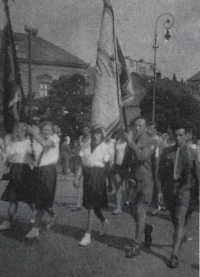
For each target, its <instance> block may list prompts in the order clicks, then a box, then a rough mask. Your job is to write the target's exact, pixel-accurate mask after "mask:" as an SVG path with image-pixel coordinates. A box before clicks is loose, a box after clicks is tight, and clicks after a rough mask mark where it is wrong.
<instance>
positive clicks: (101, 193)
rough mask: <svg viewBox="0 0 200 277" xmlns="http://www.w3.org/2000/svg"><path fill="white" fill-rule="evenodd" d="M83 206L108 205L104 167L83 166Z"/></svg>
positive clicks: (97, 206) (101, 206)
mask: <svg viewBox="0 0 200 277" xmlns="http://www.w3.org/2000/svg"><path fill="white" fill-rule="evenodd" d="M83 206H84V207H85V208H86V209H91V208H107V207H108V197H107V188H106V173H105V169H104V168H100V167H84V168H83Z"/></svg>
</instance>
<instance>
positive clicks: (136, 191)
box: [129, 177, 154, 205]
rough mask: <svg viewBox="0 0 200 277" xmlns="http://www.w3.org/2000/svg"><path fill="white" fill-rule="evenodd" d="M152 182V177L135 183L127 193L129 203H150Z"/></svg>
mask: <svg viewBox="0 0 200 277" xmlns="http://www.w3.org/2000/svg"><path fill="white" fill-rule="evenodd" d="M153 187H154V181H153V178H152V177H149V178H146V179H143V180H140V181H137V183H136V187H134V188H132V189H131V190H130V192H129V195H130V196H129V197H130V202H133V203H141V202H143V203H147V204H148V205H149V204H150V203H151V201H152V196H153Z"/></svg>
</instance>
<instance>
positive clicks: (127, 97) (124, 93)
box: [117, 39, 134, 105]
mask: <svg viewBox="0 0 200 277" xmlns="http://www.w3.org/2000/svg"><path fill="white" fill-rule="evenodd" d="M117 58H118V71H119V83H120V90H121V101H122V103H121V104H122V105H125V104H127V103H129V102H130V101H132V100H133V99H134V91H133V85H132V80H131V75H130V73H129V71H128V68H127V65H126V60H125V58H124V55H123V53H122V50H121V47H120V45H119V42H118V39H117Z"/></svg>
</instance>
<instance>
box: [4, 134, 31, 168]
mask: <svg viewBox="0 0 200 277" xmlns="http://www.w3.org/2000/svg"><path fill="white" fill-rule="evenodd" d="M31 151H32V150H31V141H30V139H25V140H23V141H13V142H11V141H10V143H9V144H8V145H7V146H6V153H7V158H8V161H9V162H10V163H21V164H22V163H24V164H28V163H29V161H30V155H31Z"/></svg>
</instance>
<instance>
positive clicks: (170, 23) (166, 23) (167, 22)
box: [152, 13, 174, 122]
mask: <svg viewBox="0 0 200 277" xmlns="http://www.w3.org/2000/svg"><path fill="white" fill-rule="evenodd" d="M163 16H165V17H166V18H167V19H166V20H165V21H164V27H165V29H167V35H165V38H166V39H167V40H169V39H170V37H171V36H170V35H169V28H171V27H172V26H173V25H174V17H173V16H172V15H171V14H170V13H163V14H161V15H160V16H158V18H157V19H156V26H155V35H154V46H153V48H154V71H153V100H152V121H153V122H155V111H156V66H157V61H156V53H157V48H159V46H158V45H157V37H158V33H157V27H158V20H159V19H160V18H161V17H163Z"/></svg>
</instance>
